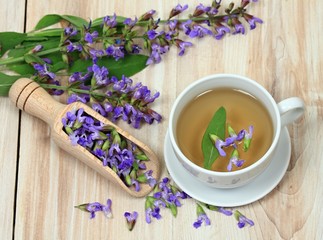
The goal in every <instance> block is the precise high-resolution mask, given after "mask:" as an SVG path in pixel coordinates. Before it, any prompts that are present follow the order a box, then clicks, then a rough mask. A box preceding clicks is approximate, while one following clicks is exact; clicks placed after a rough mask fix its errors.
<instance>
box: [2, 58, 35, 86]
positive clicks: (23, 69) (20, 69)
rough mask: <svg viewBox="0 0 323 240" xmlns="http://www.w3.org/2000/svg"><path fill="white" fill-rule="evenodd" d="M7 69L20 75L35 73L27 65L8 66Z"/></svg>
mask: <svg viewBox="0 0 323 240" xmlns="http://www.w3.org/2000/svg"><path fill="white" fill-rule="evenodd" d="M7 68H8V69H9V70H11V71H13V72H15V73H17V74H20V75H32V74H34V73H35V69H34V68H33V67H32V66H31V65H29V64H28V63H15V64H8V65H7ZM1 82H2V79H0V83H1Z"/></svg>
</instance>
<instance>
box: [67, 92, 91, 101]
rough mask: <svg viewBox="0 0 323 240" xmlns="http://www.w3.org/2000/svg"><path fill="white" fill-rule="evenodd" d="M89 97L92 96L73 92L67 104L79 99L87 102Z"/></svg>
mask: <svg viewBox="0 0 323 240" xmlns="http://www.w3.org/2000/svg"><path fill="white" fill-rule="evenodd" d="M89 99H90V97H89V95H88V94H83V95H79V94H76V93H72V94H71V95H70V96H69V97H68V99H67V104H70V103H73V102H77V101H78V102H82V103H87V102H88V101H89Z"/></svg>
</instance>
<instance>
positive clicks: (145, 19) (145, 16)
mask: <svg viewBox="0 0 323 240" xmlns="http://www.w3.org/2000/svg"><path fill="white" fill-rule="evenodd" d="M155 13H156V11H155V10H154V9H152V10H150V11H148V12H146V13H144V14H143V15H142V16H141V17H140V18H139V22H141V21H147V20H149V19H150V18H152V16H153V15H154V14H155Z"/></svg>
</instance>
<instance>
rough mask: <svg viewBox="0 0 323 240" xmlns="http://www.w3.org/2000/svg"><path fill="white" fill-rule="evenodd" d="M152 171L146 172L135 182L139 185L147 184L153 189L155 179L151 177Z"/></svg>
mask: <svg viewBox="0 0 323 240" xmlns="http://www.w3.org/2000/svg"><path fill="white" fill-rule="evenodd" d="M152 173H153V171H152V170H148V171H147V172H145V173H143V174H142V175H140V176H138V178H137V180H138V181H139V182H141V183H148V184H149V186H150V187H154V186H155V185H156V184H157V181H156V179H155V178H154V177H153V176H152Z"/></svg>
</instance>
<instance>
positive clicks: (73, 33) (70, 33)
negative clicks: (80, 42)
mask: <svg viewBox="0 0 323 240" xmlns="http://www.w3.org/2000/svg"><path fill="white" fill-rule="evenodd" d="M77 33H78V31H77V29H76V28H74V27H66V28H64V35H65V36H68V37H73V36H76V35H77Z"/></svg>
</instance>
